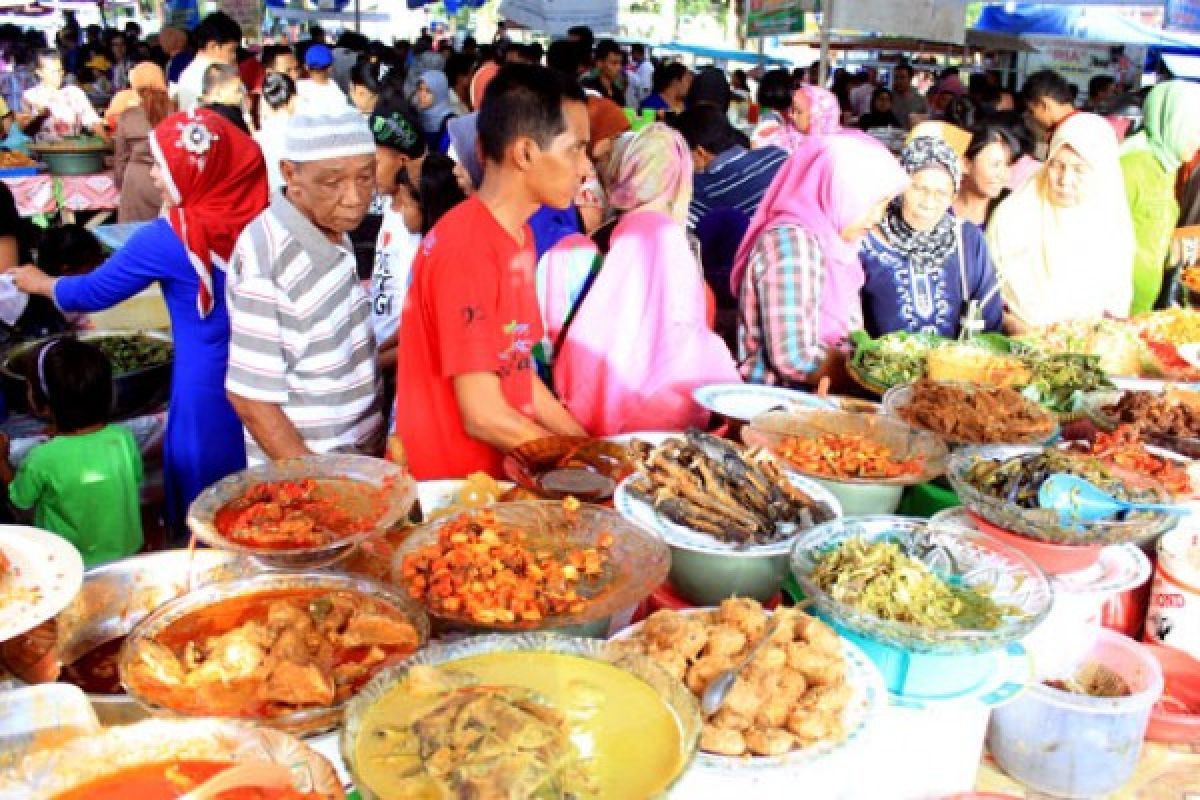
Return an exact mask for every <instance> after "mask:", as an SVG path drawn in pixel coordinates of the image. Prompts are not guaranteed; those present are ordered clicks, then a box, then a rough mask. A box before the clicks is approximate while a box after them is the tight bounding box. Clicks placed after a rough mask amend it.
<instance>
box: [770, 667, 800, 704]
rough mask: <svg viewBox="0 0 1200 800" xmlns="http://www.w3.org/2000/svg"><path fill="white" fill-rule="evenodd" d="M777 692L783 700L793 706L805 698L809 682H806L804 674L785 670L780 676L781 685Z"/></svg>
mask: <svg viewBox="0 0 1200 800" xmlns="http://www.w3.org/2000/svg"><path fill="white" fill-rule="evenodd" d="M775 691H776V693H777V694H778V695H779V696H780V697H781V698H783V699H786V700H787V702H788V703H789V704H791V703H794V702H796V701H797V700H799V699H800V698H801V697H803V696H804V693H805V692H807V691H808V681H806V680H804V674H803V673H801V672H797V671H796V670H794V669H785V670H783V672H782V673H781V674H780V675H779V685H778V686H777V687H776V689H775Z"/></svg>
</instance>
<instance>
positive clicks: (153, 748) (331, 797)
mask: <svg viewBox="0 0 1200 800" xmlns="http://www.w3.org/2000/svg"><path fill="white" fill-rule="evenodd" d="M30 749H31V751H32V752H30V753H29V754H28V755H26V756H25V757H24V758H23V759H22V760H21V761H20V762H19V763H18V764H17V766H16V768H15V769H12V770H9V771H7V772H6V773H5V774H4V775H3V776H0V797H58V796H59V795H60V794H62V793H65V792H68V791H71V790H73V789H76V788H78V787H80V786H84V785H86V784H88V783H90V782H91V781H94V780H99V779H100V778H103V777H105V776H106V775H112V774H114V773H118V772H121V771H124V770H127V769H132V768H134V767H138V766H141V765H143V764H158V763H163V762H168V761H176V760H188V761H221V762H231V763H233V762H239V763H240V762H249V761H266V762H269V763H271V764H278V765H281V766H284V767H287V769H288V771H289V772H291V774H292V787H293V788H294V789H296V790H297V791H300V792H315V793H316V794H317V795H318V796H320V797H321V798H322V800H341V798H343V797H345V796H346V795H345V791H344V790H343V789H342V784H341V781H340V780H339V779H338V775H337V772H335V771H334V768H333V766H332V765H330V763H329V762H328V761H326V760H325V758H324V757H323V756H321V755H320V754H319V753H317V752H316V751H315V750H313V749H312V748H310V747H309V746H308V745H306V744H304V742H302V741H300V740H299V739H296V738H295V737H293V736H289V735H288V734H286V733H283V732H282V731H276V730H271V729H270V728H257V727H254V726H252V725H247V724H244V723H237V722H231V721H226V720H217V719H195V720H180V719H174V720H173V719H148V720H143V721H142V722H139V723H137V724H134V725H124V726H117V727H114V728H106V729H105V730H102V731H99V732H97V733H91V734H89V735H86V736H81V737H79V738H76V739H72V740H71V741H69V742H67V743H65V744H63V745H61V746H59V747H55V748H51V749H47V748H44V747H38V746H37V744H36V743H33V744H32V746H31V748H30Z"/></svg>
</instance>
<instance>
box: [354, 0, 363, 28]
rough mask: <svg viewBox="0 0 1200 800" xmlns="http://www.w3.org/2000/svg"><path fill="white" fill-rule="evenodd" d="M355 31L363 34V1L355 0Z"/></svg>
mask: <svg viewBox="0 0 1200 800" xmlns="http://www.w3.org/2000/svg"><path fill="white" fill-rule="evenodd" d="M354 30H355V32H356V33H362V0H354Z"/></svg>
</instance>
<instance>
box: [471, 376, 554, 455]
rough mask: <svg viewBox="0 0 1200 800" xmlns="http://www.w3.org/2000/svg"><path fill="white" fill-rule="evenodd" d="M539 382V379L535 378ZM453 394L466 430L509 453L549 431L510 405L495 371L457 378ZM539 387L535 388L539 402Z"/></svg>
mask: <svg viewBox="0 0 1200 800" xmlns="http://www.w3.org/2000/svg"><path fill="white" fill-rule="evenodd" d="M533 380H534V381H537V378H534V379H533ZM454 396H455V398H456V399H457V400H458V411H459V414H461V415H462V421H463V429H464V430H466V432H467V435H468V436H470V437H471V438H472V439H478V440H479V441H481V442H483V443H484V444H488V445H491V446H492V447H494V448H496V449H497V450H499V451H500V452H501V453H507V452H509V451H510V450H512V449H513V448H515V447H518V446H520V445H522V444H524V443H525V442H528V441H529V440H531V439H541V438H543V437H545V436H549V435H550V431H548V430H546V429H545V428H543V427H541V426H540V425H538V424H537V423H536V422H534V421H533V420H531V419H530V418H529V417H527V416H525V415H524V414H522V413H521V412H520V411H517V410H516V409H515V408H513V407H512V406H510V405H509V404H508V400H507V399H506V398H505V397H504V392H503V390H502V389H501V388H500V378H499V376H497V375H496V373H494V372H469V373H467V374H466V375H456V376H455V377H454ZM536 397H537V390H536V389H535V390H534V398H535V405H536Z"/></svg>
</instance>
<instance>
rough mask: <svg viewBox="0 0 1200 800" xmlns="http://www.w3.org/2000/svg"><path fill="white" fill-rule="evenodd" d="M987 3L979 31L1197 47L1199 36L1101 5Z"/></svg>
mask: <svg viewBox="0 0 1200 800" xmlns="http://www.w3.org/2000/svg"><path fill="white" fill-rule="evenodd" d="M1006 8H1007V7H1003V6H987V7H985V8H984V9H983V14H982V15H981V16H980V17H979V22H978V23H976V25H975V27H976V29H978V30H981V31H991V32H993V33H1008V34H1013V35H1020V34H1030V35H1035V36H1063V37H1066V38H1070V39H1081V40H1084V41H1089V42H1108V43H1110V44H1129V45H1140V46H1143V47H1159V48H1167V49H1180V50H1200V36H1188V35H1187V34H1182V33H1171V32H1169V31H1163V30H1159V29H1157V28H1151V27H1150V26H1148V25H1143V24H1141V23H1140V22H1138V21H1136V20H1133V19H1129V18H1128V17H1122V16H1120V15H1119V14H1114V13H1113V12H1111V11H1108V10H1105V9H1102V8H1080V7H1078V6H1037V5H1018V6H1016V7H1015V10H1012V11H1008V10H1006Z"/></svg>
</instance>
